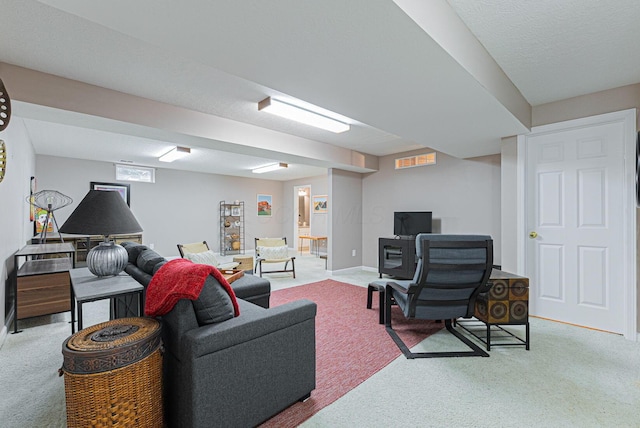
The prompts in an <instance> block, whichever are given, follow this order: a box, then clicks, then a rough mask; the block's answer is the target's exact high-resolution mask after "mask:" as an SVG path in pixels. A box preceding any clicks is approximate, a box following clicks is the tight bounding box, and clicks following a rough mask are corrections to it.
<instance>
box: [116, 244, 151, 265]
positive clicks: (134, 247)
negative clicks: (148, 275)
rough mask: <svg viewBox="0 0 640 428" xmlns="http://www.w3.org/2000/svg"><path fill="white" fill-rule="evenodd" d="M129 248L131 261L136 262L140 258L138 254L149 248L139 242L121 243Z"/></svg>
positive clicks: (126, 248)
mask: <svg viewBox="0 0 640 428" xmlns="http://www.w3.org/2000/svg"><path fill="white" fill-rule="evenodd" d="M120 245H121V246H123V247H124V248H125V250H127V253H128V254H129V263H133V264H134V265H135V264H136V260H138V256H139V255H140V253H141V252H143V251H144V250H146V249H148V248H149V247H147V246H146V245H142V244H138V243H137V242H131V241H126V242H122V243H121V244H120Z"/></svg>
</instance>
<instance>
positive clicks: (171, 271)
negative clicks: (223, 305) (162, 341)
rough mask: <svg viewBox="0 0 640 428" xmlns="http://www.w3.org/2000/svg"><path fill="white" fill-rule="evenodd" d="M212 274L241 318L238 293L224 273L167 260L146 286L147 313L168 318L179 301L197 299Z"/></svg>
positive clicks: (191, 263)
mask: <svg viewBox="0 0 640 428" xmlns="http://www.w3.org/2000/svg"><path fill="white" fill-rule="evenodd" d="M209 275H213V277H214V278H215V279H217V280H218V282H219V283H220V285H222V288H224V289H225V291H226V292H227V293H229V297H231V302H232V303H233V310H234V313H235V316H236V317H237V316H238V315H240V309H239V308H238V301H237V300H236V294H235V293H234V292H233V289H232V288H231V286H230V285H229V282H228V281H227V280H226V279H225V277H224V276H223V275H222V273H220V271H219V270H218V269H216V268H215V267H213V266H210V265H202V264H196V263H193V262H192V261H190V260H187V259H175V260H171V261H168V262H167V263H165V264H164V266H162V267H161V268H160V269H158V272H156V273H155V275H153V278H151V282H150V283H149V286H148V287H147V296H146V299H145V303H144V313H145V314H146V315H147V316H150V317H156V316H160V315H165V314H167V313H169V312H170V311H171V309H173V307H174V306H175V304H176V303H178V300H180V299H190V300H196V299H197V298H198V296H200V291H202V286H203V285H204V282H205V280H206V279H207V277H208V276H209Z"/></svg>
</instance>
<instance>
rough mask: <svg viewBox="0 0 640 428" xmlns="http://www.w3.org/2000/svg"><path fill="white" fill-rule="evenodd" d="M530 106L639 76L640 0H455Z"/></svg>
mask: <svg viewBox="0 0 640 428" xmlns="http://www.w3.org/2000/svg"><path fill="white" fill-rule="evenodd" d="M448 2H449V4H450V5H451V6H452V7H453V9H454V10H455V11H456V13H457V14H458V15H459V16H460V17H461V18H462V20H463V21H464V22H465V24H467V26H468V27H469V28H470V29H471V32H472V33H473V34H474V35H475V36H476V37H477V38H478V40H479V41H480V42H481V43H482V44H483V45H484V46H485V48H486V49H487V50H488V51H489V53H490V54H491V55H492V56H493V58H494V59H495V60H496V62H497V63H498V64H499V65H500V66H501V67H502V69H503V70H504V71H505V72H506V73H507V75H508V76H509V78H510V79H511V81H513V83H514V84H515V85H516V86H517V87H518V89H520V92H522V94H523V95H524V96H525V98H526V99H527V100H528V101H529V103H530V104H531V105H534V106H535V105H540V104H544V103H548V102H553V101H558V100H562V99H566V98H571V97H575V96H579V95H585V94H589V93H593V92H597V91H602V90H606V89H611V88H617V87H620V86H625V85H630V84H634V83H638V82H639V81H640V33H639V32H638V25H639V23H640V1H638V0H535V1H531V0H448Z"/></svg>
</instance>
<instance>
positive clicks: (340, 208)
mask: <svg viewBox="0 0 640 428" xmlns="http://www.w3.org/2000/svg"><path fill="white" fill-rule="evenodd" d="M325 215H326V216H328V219H327V220H328V222H329V225H328V238H329V242H328V243H327V249H328V256H329V259H328V266H329V270H331V271H336V270H340V269H347V268H352V267H357V266H362V234H363V231H362V174H359V173H355V172H349V171H343V170H339V169H335V168H332V169H330V170H329V193H328V198H327V214H325ZM354 250H355V255H354V254H353V251H354Z"/></svg>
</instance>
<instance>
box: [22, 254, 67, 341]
mask: <svg viewBox="0 0 640 428" xmlns="http://www.w3.org/2000/svg"><path fill="white" fill-rule="evenodd" d="M75 252H76V250H75V248H74V247H73V245H71V244H70V243H60V244H33V245H27V246H25V247H23V248H22V249H21V250H20V251H18V252H17V253H15V255H14V258H15V266H16V279H15V281H14V287H15V288H14V290H13V291H14V292H13V299H14V311H15V312H14V315H13V325H14V329H13V332H14V333H18V320H20V319H24V318H30V317H35V316H40V315H48V314H55V313H58V312H66V311H68V310H70V309H71V301H70V296H71V290H70V289H71V285H70V280H69V270H70V269H72V268H73V266H74V260H75ZM21 257H23V258H24V262H23V263H22V264H20V258H21Z"/></svg>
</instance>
